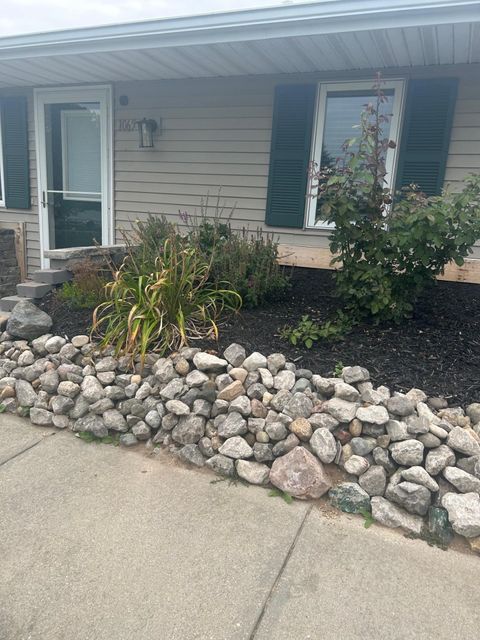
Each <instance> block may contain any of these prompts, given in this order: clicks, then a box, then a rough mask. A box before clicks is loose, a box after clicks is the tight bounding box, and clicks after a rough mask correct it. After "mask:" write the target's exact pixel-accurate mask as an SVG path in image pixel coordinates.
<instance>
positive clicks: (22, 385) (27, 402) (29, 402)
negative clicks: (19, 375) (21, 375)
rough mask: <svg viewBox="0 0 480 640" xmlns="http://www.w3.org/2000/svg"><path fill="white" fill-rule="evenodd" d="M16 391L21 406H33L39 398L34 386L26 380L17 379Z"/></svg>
mask: <svg viewBox="0 0 480 640" xmlns="http://www.w3.org/2000/svg"><path fill="white" fill-rule="evenodd" d="M15 393H16V394H17V402H18V404H19V406H20V407H33V405H34V404H35V401H36V400H37V394H36V393H35V390H34V388H33V387H32V385H31V384H30V382H27V381H26V380H17V381H16V382H15Z"/></svg>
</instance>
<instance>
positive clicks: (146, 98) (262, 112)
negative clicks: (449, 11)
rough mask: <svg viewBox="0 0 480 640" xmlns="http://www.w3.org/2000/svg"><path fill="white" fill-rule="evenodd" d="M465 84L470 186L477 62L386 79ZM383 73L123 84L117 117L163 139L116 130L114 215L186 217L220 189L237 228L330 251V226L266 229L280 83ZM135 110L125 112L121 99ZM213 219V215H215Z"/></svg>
mask: <svg viewBox="0 0 480 640" xmlns="http://www.w3.org/2000/svg"><path fill="white" fill-rule="evenodd" d="M437 75H444V76H450V77H452V76H456V77H458V78H459V94H458V101H457V105H456V111H455V118H454V124H453V129H452V138H451V144H450V151H449V156H448V163H447V172H446V182H448V183H449V184H450V185H451V188H453V189H458V188H461V185H462V181H463V179H464V178H465V176H466V175H467V174H468V173H471V172H478V171H480V72H479V70H478V69H477V67H475V66H470V67H469V66H458V67H431V68H421V69H402V70H392V71H391V72H390V73H388V72H387V73H385V76H386V77H388V76H391V77H397V78H408V77H425V78H428V77H432V76H437ZM373 76H374V71H372V72H371V73H368V72H366V73H365V72H364V73H362V74H361V75H360V74H355V73H353V74H352V73H335V74H331V73H329V74H323V75H322V76H320V75H319V74H315V75H308V76H298V75H297V76H295V77H291V76H276V77H274V76H268V77H263V78H228V79H207V80H205V79H202V80H182V81H159V82H149V83H145V82H137V83H136V82H130V83H118V84H117V85H116V86H115V96H116V100H115V118H117V119H119V118H134V119H141V118H143V117H146V118H155V119H156V120H160V119H161V121H162V127H163V132H162V135H160V136H157V138H156V140H155V148H154V149H152V150H140V149H138V143H137V133H136V132H135V131H132V132H125V131H117V132H116V133H115V189H114V193H115V213H116V228H117V240H120V239H121V234H120V232H119V229H120V228H128V226H129V224H130V221H131V220H134V219H135V218H144V217H145V216H147V215H148V213H152V214H164V215H166V216H167V217H168V218H169V219H171V220H174V221H178V220H179V216H178V211H179V210H182V211H185V210H186V211H188V212H189V213H193V212H194V211H195V209H197V210H198V209H199V206H200V201H201V200H202V198H205V196H206V195H207V193H209V194H210V202H212V201H214V200H215V196H216V194H217V193H218V190H219V189H220V194H221V200H222V203H223V204H224V205H225V209H226V211H229V210H230V209H231V208H232V207H235V213H234V216H233V218H232V223H233V226H235V227H237V228H242V227H245V226H247V227H249V228H250V229H252V230H253V229H255V228H257V227H261V228H263V229H265V230H266V231H269V232H273V233H274V234H275V235H276V236H278V238H279V240H280V242H281V243H282V244H285V245H289V246H299V247H322V246H323V247H325V246H327V245H328V239H327V233H326V232H325V231H324V230H311V229H285V228H283V229H282V228H278V227H267V226H265V225H264V218H265V207H266V198H267V181H268V165H269V150H270V137H271V125H272V107H273V92H274V87H275V85H276V84H278V83H281V82H291V81H293V82H312V81H319V80H320V81H321V80H322V79H325V81H327V80H328V81H332V80H336V79H338V80H342V81H344V80H346V79H355V78H365V79H367V80H369V79H371V78H372V77H373ZM120 95H126V96H128V98H129V104H128V106H126V107H121V106H119V104H118V97H119V96H120ZM211 213H213V209H211Z"/></svg>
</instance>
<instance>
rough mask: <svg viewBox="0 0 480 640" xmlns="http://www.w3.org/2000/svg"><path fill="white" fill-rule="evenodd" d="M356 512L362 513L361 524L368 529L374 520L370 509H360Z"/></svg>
mask: <svg viewBox="0 0 480 640" xmlns="http://www.w3.org/2000/svg"><path fill="white" fill-rule="evenodd" d="M358 513H360V515H362V516H363V518H364V522H363V526H364V527H365V529H369V528H370V527H371V526H372V524H373V523H374V522H375V519H374V517H373V516H372V514H371V513H370V511H367V509H360V511H359V512H358Z"/></svg>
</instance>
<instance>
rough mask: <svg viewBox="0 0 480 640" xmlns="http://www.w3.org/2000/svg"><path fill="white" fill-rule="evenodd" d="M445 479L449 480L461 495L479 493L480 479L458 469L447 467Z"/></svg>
mask: <svg viewBox="0 0 480 640" xmlns="http://www.w3.org/2000/svg"><path fill="white" fill-rule="evenodd" d="M443 477H444V478H445V480H448V482H450V484H452V485H453V486H454V487H455V489H457V491H460V493H471V492H475V493H479V494H480V479H479V478H476V477H475V476H473V475H472V474H470V473H467V472H466V471H463V470H462V469H458V468H457V467H445V469H444V470H443Z"/></svg>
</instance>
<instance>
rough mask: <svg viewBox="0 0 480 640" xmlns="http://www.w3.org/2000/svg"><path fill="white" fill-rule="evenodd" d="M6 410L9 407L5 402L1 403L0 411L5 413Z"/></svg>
mask: <svg viewBox="0 0 480 640" xmlns="http://www.w3.org/2000/svg"><path fill="white" fill-rule="evenodd" d="M6 410H7V407H6V406H5V405H4V404H1V403H0V413H5V411H6Z"/></svg>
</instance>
